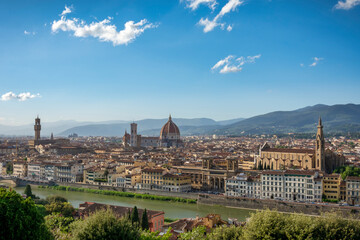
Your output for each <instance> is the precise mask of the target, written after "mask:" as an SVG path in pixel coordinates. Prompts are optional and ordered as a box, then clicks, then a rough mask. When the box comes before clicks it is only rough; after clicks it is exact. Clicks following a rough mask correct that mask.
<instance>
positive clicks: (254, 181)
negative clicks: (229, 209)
mask: <svg viewBox="0 0 360 240" xmlns="http://www.w3.org/2000/svg"><path fill="white" fill-rule="evenodd" d="M226 195H227V196H232V197H249V198H260V195H261V181H260V176H256V177H254V176H247V175H245V174H244V173H240V174H238V175H237V176H234V177H232V178H230V179H227V180H226Z"/></svg>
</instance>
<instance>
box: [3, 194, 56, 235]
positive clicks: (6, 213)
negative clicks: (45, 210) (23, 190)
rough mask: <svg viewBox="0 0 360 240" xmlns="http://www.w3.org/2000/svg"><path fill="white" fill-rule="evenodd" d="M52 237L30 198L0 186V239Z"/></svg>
mask: <svg viewBox="0 0 360 240" xmlns="http://www.w3.org/2000/svg"><path fill="white" fill-rule="evenodd" d="M3 239H4V240H7V239H12V240H17V239H19V240H20V239H21V240H27V239H34V240H37V239H39V240H42V239H52V235H51V233H50V232H49V231H48V229H47V228H46V226H45V223H44V218H43V217H42V216H41V214H40V213H39V212H38V210H37V208H36V206H35V204H34V201H33V200H32V199H31V198H27V199H23V198H22V197H21V196H20V195H19V194H18V193H16V192H15V191H7V190H5V189H3V188H0V240H3Z"/></svg>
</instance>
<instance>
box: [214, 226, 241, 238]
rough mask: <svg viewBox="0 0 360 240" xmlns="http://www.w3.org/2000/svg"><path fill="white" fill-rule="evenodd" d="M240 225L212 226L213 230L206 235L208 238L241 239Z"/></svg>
mask: <svg viewBox="0 0 360 240" xmlns="http://www.w3.org/2000/svg"><path fill="white" fill-rule="evenodd" d="M242 235H243V230H242V227H235V226H234V225H232V226H230V227H228V226H225V225H223V226H220V227H217V228H214V229H213V231H212V232H211V233H210V234H209V235H208V236H207V239H209V240H240V239H242Z"/></svg>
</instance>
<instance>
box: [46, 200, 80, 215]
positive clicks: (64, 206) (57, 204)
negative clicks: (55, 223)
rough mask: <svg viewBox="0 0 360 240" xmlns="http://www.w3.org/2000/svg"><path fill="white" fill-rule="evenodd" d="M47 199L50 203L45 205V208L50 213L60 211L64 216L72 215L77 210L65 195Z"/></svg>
mask: <svg viewBox="0 0 360 240" xmlns="http://www.w3.org/2000/svg"><path fill="white" fill-rule="evenodd" d="M46 200H47V202H48V204H46V205H45V209H46V211H47V212H48V213H49V214H52V213H59V214H61V215H62V216H64V217H72V215H73V213H74V212H75V209H74V207H73V206H72V205H71V204H70V203H69V202H68V201H67V199H66V198H64V197H61V196H50V197H47V198H46Z"/></svg>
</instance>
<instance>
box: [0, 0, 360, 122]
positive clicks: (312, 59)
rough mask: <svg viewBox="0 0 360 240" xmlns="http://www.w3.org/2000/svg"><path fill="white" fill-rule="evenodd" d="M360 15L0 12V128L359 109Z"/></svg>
mask: <svg viewBox="0 0 360 240" xmlns="http://www.w3.org/2000/svg"><path fill="white" fill-rule="evenodd" d="M34 3H37V4H34ZM40 3H41V5H39V4H40ZM358 4H359V1H349V0H348V1H326V2H315V3H314V2H312V1H303V2H300V3H293V2H284V1H255V0H254V1H251V0H249V1H240V0H226V1H215V0H213V1H201V0H199V1H192V0H182V1H151V3H150V2H144V1H131V2H127V1H122V2H113V1H109V2H106V3H105V4H104V3H103V2H102V3H100V2H95V1H86V2H85V1H76V2H68V1H58V2H42V1H34V2H32V3H30V2H27V1H19V2H16V3H15V2H12V3H9V2H7V3H5V2H3V3H0V6H1V7H0V11H1V18H2V21H1V22H0V25H1V28H2V29H3V33H4V34H3V38H2V39H0V43H1V45H0V49H1V52H2V54H1V55H0V56H1V57H0V63H1V64H0V77H1V79H2V90H1V92H0V95H1V100H2V101H0V106H1V109H2V113H1V115H0V124H3V125H21V124H27V123H32V121H33V118H34V116H36V114H40V116H42V117H45V120H46V121H47V122H54V121H57V120H77V121H106V120H137V119H145V118H164V117H166V116H168V114H169V113H171V114H173V115H174V116H175V117H182V118H198V117H209V118H213V119H215V120H225V119H233V118H239V117H244V118H247V117H251V116H255V115H258V114H264V113H267V112H272V111H277V110H294V109H297V108H302V107H305V106H312V105H316V104H319V103H321V104H328V105H333V104H346V103H355V104H356V103H359V102H360V101H359V100H360V97H359V96H358V90H359V87H360V86H359V84H360V83H359V81H357V80H358V76H359V73H360V70H359V69H360V68H359V67H358V66H359V64H358V62H359V60H360V54H359V53H360V51H359V50H360V49H359V46H358V45H357V44H356V43H357V42H358V41H359V40H360V31H359V29H360V28H359V25H360V21H359V20H360V17H359V11H360V6H357V5H358ZM40 6H41V7H40ZM75 19H78V20H77V21H76V20H75Z"/></svg>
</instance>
